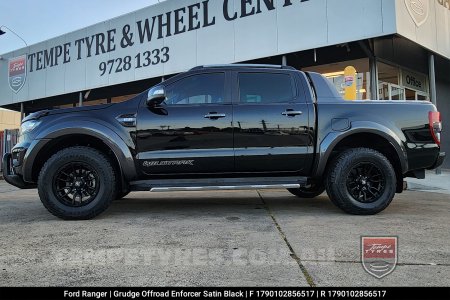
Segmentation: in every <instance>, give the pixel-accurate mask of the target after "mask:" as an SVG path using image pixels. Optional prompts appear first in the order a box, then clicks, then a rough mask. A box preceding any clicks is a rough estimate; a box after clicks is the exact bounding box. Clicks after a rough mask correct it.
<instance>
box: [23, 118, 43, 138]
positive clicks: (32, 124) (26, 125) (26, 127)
mask: <svg viewBox="0 0 450 300" xmlns="http://www.w3.org/2000/svg"><path fill="white" fill-rule="evenodd" d="M40 123H41V121H38V120H29V121H26V122H23V123H22V125H20V135H24V134H27V133H29V132H31V131H32V130H33V129H34V128H36V127H37V126H38V125H39V124H40Z"/></svg>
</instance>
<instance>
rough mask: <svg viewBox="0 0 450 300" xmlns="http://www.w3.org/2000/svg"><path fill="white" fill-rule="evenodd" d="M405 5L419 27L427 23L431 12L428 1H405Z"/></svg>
mask: <svg viewBox="0 0 450 300" xmlns="http://www.w3.org/2000/svg"><path fill="white" fill-rule="evenodd" d="M405 4H406V8H407V9H408V12H409V14H410V15H411V18H412V19H413V20H414V23H416V26H417V27H419V26H420V25H422V24H423V23H425V22H426V20H427V19H428V14H429V12H430V2H429V1H428V0H405Z"/></svg>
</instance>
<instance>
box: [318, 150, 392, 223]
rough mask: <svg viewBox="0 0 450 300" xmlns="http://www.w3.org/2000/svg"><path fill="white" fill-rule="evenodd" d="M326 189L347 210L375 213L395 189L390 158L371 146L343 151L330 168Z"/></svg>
mask: <svg viewBox="0 0 450 300" xmlns="http://www.w3.org/2000/svg"><path fill="white" fill-rule="evenodd" d="M326 189H327V193H328V196H329V197H330V199H331V201H332V202H333V203H334V204H335V205H336V206H338V207H339V208H341V209H342V210H344V211H345V212H347V213H350V214H355V215H372V214H376V213H378V212H380V211H382V210H384V209H385V208H386V207H387V206H388V205H389V204H390V203H391V201H392V199H393V198H394V195H395V190H396V175H395V171H394V168H393V167H392V165H391V163H390V162H389V160H388V159H387V158H386V157H385V156H384V155H383V154H381V153H380V152H378V151H375V150H373V149H368V148H356V149H349V150H346V151H344V152H342V153H341V154H340V155H339V156H338V157H337V158H336V159H335V160H334V161H333V162H332V163H331V166H330V168H329V169H328V174H327V180H326Z"/></svg>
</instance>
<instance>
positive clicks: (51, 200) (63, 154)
mask: <svg viewBox="0 0 450 300" xmlns="http://www.w3.org/2000/svg"><path fill="white" fill-rule="evenodd" d="M114 187H115V174H114V169H113V167H112V165H111V162H110V161H109V159H108V158H107V157H106V156H105V155H103V154H102V153H101V152H99V151H97V150H95V149H92V148H89V147H71V148H67V149H63V150H61V151H59V152H57V153H56V154H54V155H53V156H52V157H51V158H50V159H49V160H48V161H47V162H46V163H45V165H44V167H43V168H42V170H41V172H40V174H39V179H38V192H39V197H40V198H41V201H42V203H43V204H44V206H45V207H46V208H47V209H48V211H50V212H51V213H52V214H53V215H55V216H57V217H59V218H62V219H66V220H85V219H91V218H93V217H95V216H97V215H98V214H100V213H102V212H103V211H105V210H106V209H107V208H108V206H109V205H110V204H111V202H112V200H113V199H115V196H116V195H115V194H116V191H115V190H116V189H115V188H114Z"/></svg>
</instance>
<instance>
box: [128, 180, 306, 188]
mask: <svg viewBox="0 0 450 300" xmlns="http://www.w3.org/2000/svg"><path fill="white" fill-rule="evenodd" d="M306 184H307V178H306V177H252V178H248V177H244V178H207V179H203V178H202V179H164V180H140V181H134V182H131V183H130V187H131V190H132V191H150V192H169V191H211V190H254V189H280V188H281V189H293V188H299V187H302V186H305V185H306Z"/></svg>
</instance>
